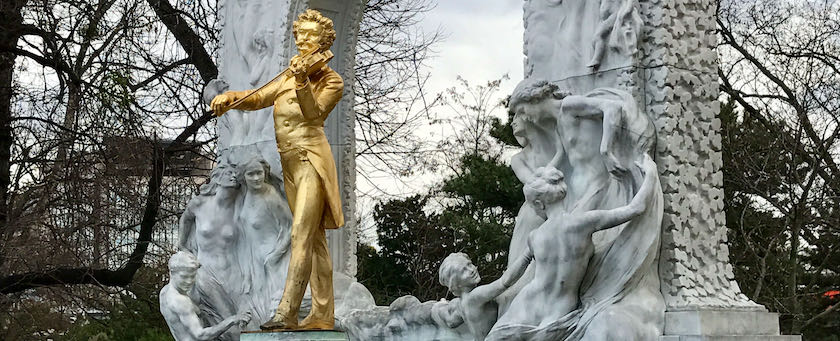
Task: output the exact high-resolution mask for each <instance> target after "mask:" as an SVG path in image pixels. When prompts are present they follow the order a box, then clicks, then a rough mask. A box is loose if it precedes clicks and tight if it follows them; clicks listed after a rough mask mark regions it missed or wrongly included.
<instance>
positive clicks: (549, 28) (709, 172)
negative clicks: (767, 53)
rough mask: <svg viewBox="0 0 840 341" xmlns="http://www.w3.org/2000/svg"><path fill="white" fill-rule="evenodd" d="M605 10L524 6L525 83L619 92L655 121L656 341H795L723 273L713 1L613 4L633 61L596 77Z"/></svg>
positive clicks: (618, 56)
mask: <svg viewBox="0 0 840 341" xmlns="http://www.w3.org/2000/svg"><path fill="white" fill-rule="evenodd" d="M606 1H607V0H601V1H589V0H563V1H557V0H526V1H525V4H524V6H525V14H524V17H525V46H524V48H525V54H526V61H525V74H526V76H528V75H533V76H536V77H541V78H546V79H547V80H549V81H552V82H554V83H556V84H558V85H560V86H561V87H564V88H566V89H568V90H569V91H571V92H572V93H578V94H579V93H584V92H586V91H589V90H591V89H593V88H596V87H616V88H622V89H624V90H627V91H629V92H631V93H632V94H633V95H634V97H635V98H636V99H637V101H638V104H639V107H641V108H642V109H643V110H644V111H645V112H646V113H647V115H648V116H649V117H651V118H652V119H653V120H654V122H655V124H656V128H657V135H658V140H657V146H656V154H657V155H656V162H657V164H658V165H659V167H660V177H661V183H662V189H663V192H664V200H665V214H664V219H663V224H662V225H663V226H662V243H661V250H660V255H659V257H660V259H659V277H660V288H661V293H662V295H663V297H664V298H665V303H666V307H667V308H666V313H665V324H664V328H663V330H664V334H665V336H663V340H669V341H671V340H753V339H754V340H759V339H760V340H798V339H799V337H798V336H779V322H778V315H777V314H775V313H769V312H767V310H766V309H765V308H764V307H763V306H761V305H759V304H756V303H754V302H752V301H750V300H749V299H748V298H747V297H746V296H745V295H744V294H743V293H742V292H741V289H740V288H739V287H738V284H737V283H736V282H735V278H734V274H733V271H732V265H731V264H730V263H729V249H728V248H727V245H726V242H727V239H726V238H727V235H726V232H727V231H726V221H725V214H724V208H723V195H724V193H723V174H722V173H721V168H722V155H721V136H720V132H719V131H720V124H721V123H720V120H719V119H718V118H717V115H718V112H719V110H720V105H719V103H718V102H717V98H718V97H719V95H720V92H719V90H718V82H717V67H718V63H717V53H716V51H715V47H716V44H717V37H716V35H715V25H716V24H715V19H714V16H715V12H716V11H715V10H716V8H715V5H716V1H714V0H635V1H634V0H621V1H613V2H612V4H618V3H623V4H625V5H627V6H629V7H622V8H623V9H626V8H632V7H635V8H636V10H637V13H638V17H640V19H641V27H640V29H639V30H638V31H637V32H635V33H636V34H637V37H638V51H636V52H635V53H634V54H633V55H627V54H624V55H622V53H621V52H616V51H617V50H616V49H614V47H616V45H613V46H610V50H608V52H607V57H605V58H604V59H603V61H602V64H601V65H600V67H597V68H592V67H590V64H591V62H589V59H590V58H591V57H590V56H591V55H592V53H593V51H594V50H595V49H594V48H593V46H594V41H595V40H597V39H598V35H597V34H596V32H597V30H598V29H600V28H599V25H598V20H603V18H602V17H601V16H599V13H600V11H601V10H602V9H600V8H599V4H600V6H603V4H608V2H606ZM616 8H618V7H616ZM616 11H621V10H616ZM630 12H632V11H628V12H623V14H622V15H625V18H628V19H626V20H625V21H624V22H623V23H621V24H620V25H615V26H614V27H612V29H613V30H614V31H615V30H621V31H622V32H633V27H636V26H634V25H638V23H639V20H638V19H635V18H634V17H633V16H632V15H630V14H627V13H630ZM569 13H574V14H572V15H573V17H569V16H570V14H569ZM638 17H637V18H638ZM624 37H625V39H626V37H628V35H624ZM629 37H633V35H629ZM610 39H614V37H610ZM624 42H625V43H626V41H624ZM627 46H630V45H624V47H627ZM618 47H622V46H620V45H619V46H618ZM625 51H632V49H625Z"/></svg>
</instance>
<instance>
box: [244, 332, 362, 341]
mask: <svg viewBox="0 0 840 341" xmlns="http://www.w3.org/2000/svg"><path fill="white" fill-rule="evenodd" d="M239 340H240V341H348V340H350V339H349V338H348V337H347V334H346V333H344V332H339V331H335V330H289V331H276V332H274V331H244V332H242V335H241V336H240V338H239Z"/></svg>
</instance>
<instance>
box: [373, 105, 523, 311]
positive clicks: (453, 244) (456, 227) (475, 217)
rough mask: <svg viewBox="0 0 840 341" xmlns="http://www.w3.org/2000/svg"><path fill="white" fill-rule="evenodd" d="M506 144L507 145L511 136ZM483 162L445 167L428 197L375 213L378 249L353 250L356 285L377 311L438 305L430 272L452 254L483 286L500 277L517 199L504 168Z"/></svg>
mask: <svg viewBox="0 0 840 341" xmlns="http://www.w3.org/2000/svg"><path fill="white" fill-rule="evenodd" d="M493 127H494V128H493V131H494V132H496V133H499V132H501V133H499V134H497V135H493V136H494V137H497V138H502V137H503V136H505V135H504V134H505V131H507V133H508V135H510V133H511V130H510V125H509V124H505V125H501V123H499V121H498V119H496V120H495V121H494V122H493ZM496 133H494V134H496ZM509 138H510V140H511V141H513V139H512V135H510V136H509ZM487 154H489V153H483V154H472V153H470V154H466V155H463V156H461V157H460V158H459V160H458V162H457V164H456V165H454V167H453V168H454V169H455V174H453V175H451V176H449V177H447V178H446V179H444V180H443V181H442V183H441V184H440V186H439V187H438V188H437V190H436V191H435V192H433V194H429V195H415V196H413V197H409V198H407V199H395V200H390V201H387V202H384V203H381V204H379V205H377V206H376V208H375V212H374V219H375V222H376V226H377V235H378V238H379V246H380V249H379V251H378V252H377V251H376V250H374V249H373V248H372V247H369V246H360V249H359V250H360V251H359V275H358V277H359V281H360V282H362V283H363V284H365V286H367V287H368V289H370V290H371V292H372V293H373V295H374V297H375V299H376V302H377V303H378V304H388V303H390V302H391V301H393V300H394V299H395V298H397V297H400V296H402V295H408V294H410V295H414V296H417V297H418V298H419V299H420V300H422V301H425V300H434V299H438V298H441V297H446V295H447V290H446V288H445V287H443V286H442V285H440V284H439V282H438V267H439V266H440V262H441V261H442V260H443V259H444V258H445V257H446V256H447V255H449V254H450V253H453V252H464V253H466V254H468V255H469V256H470V258H471V259H472V261H473V263H475V265H476V266H477V267H478V270H479V273H480V274H481V276H482V282H483V283H487V282H489V281H492V280H494V279H496V278H498V277H499V276H501V274H502V273H503V272H504V269H505V268H506V265H507V249H508V244H509V243H510V237H511V233H512V232H513V226H514V218H515V217H516V214H517V213H518V211H519V207H520V206H521V205H522V203H523V202H524V197H523V195H522V184H521V183H520V182H519V180H518V179H517V178H516V176H515V175H514V173H513V171H512V170H511V169H510V167H509V166H508V165H506V164H505V163H504V162H502V161H501V159H500V156H499V155H487ZM432 199H436V200H435V201H434V202H433V201H432Z"/></svg>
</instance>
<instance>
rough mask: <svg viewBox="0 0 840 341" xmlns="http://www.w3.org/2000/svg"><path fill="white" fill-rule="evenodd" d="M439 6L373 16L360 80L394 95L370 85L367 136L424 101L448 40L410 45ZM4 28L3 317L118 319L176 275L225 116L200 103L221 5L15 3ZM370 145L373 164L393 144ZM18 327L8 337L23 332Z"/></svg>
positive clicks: (395, 131)
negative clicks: (146, 285) (141, 288)
mask: <svg viewBox="0 0 840 341" xmlns="http://www.w3.org/2000/svg"><path fill="white" fill-rule="evenodd" d="M428 6H429V5H428V2H427V1H419V0H372V1H369V2H368V7H367V8H366V11H365V20H364V24H363V25H366V26H365V29H363V34H362V36H361V37H360V43H359V50H360V51H359V54H358V55H359V58H360V59H362V61H361V62H360V63H358V64H357V66H358V68H359V72H357V74H358V75H361V74H363V73H364V74H367V75H368V77H369V78H364V77H360V78H358V79H356V82H361V81H368V80H370V79H374V78H375V77H373V76H372V75H382V76H381V78H380V80H382V81H381V82H379V83H376V84H373V83H369V84H366V86H357V89H361V88H364V89H366V90H365V91H362V92H358V93H359V94H360V97H359V98H363V99H365V100H366V102H360V103H361V104H360V105H363V106H364V108H365V110H366V112H367V113H369V114H368V117H375V118H371V119H369V120H368V121H367V122H370V123H369V124H367V125H365V124H364V123H361V124H360V126H361V127H362V129H364V131H370V130H377V129H378V128H377V127H378V125H386V124H392V123H394V122H398V119H397V118H398V116H399V115H403V113H402V112H400V111H399V110H398V109H401V108H404V107H405V106H406V105H408V104H405V105H404V104H403V103H409V102H413V101H415V100H416V98H415V97H412V96H407V95H406V94H408V93H410V92H413V91H414V90H415V89H416V87H414V86H411V85H410V84H412V83H416V84H417V85H418V86H419V85H420V84H422V78H423V77H422V73H421V71H420V70H421V69H422V61H423V59H424V58H425V56H426V55H427V52H428V47H429V46H430V45H431V44H432V43H433V42H434V41H436V39H437V38H435V35H432V36H430V37H425V36H415V35H413V34H412V33H411V32H414V31H413V28H412V27H413V25H415V24H416V18H418V15H420V14H421V13H422V12H423V11H424V9H427V8H428ZM0 14H2V17H3V18H4V20H3V21H2V22H0V25H2V26H0V29H1V30H2V32H3V33H2V34H0V81H2V82H3V83H2V84H0V269H2V270H0V294H2V295H3V297H2V300H0V306H3V307H10V306H12V305H15V304H19V303H21V302H23V301H25V299H29V298H32V300H28V301H27V302H28V303H27V304H30V305H28V306H27V305H25V304H24V305H18V307H20V308H23V309H29V308H32V309H35V308H37V304H35V303H33V302H36V301H44V302H47V303H50V304H47V305H45V306H44V307H48V308H47V309H54V308H56V307H62V309H64V308H67V309H65V310H62V314H64V316H65V317H67V316H70V317H74V318H75V317H78V316H80V315H83V314H82V313H83V312H84V311H85V310H91V309H93V310H106V311H120V310H121V309H123V308H121V307H123V305H124V304H123V305H120V304H118V303H119V300H120V295H123V294H125V293H126V292H125V290H129V289H128V288H129V287H130V286H131V285H133V284H136V279H137V275H138V273H140V271H141V270H143V269H145V267H146V266H152V267H155V266H159V265H161V264H163V263H164V262H165V259H166V258H167V256H168V251H167V249H168V248H170V247H171V244H172V241H171V240H169V239H167V238H170V235H171V234H172V231H171V228H172V226H173V225H174V224H173V220H175V219H177V216H178V215H179V214H180V212H181V211H182V208H183V206H184V205H185V203H186V200H187V199H188V198H189V196H190V195H191V194H192V193H193V192H194V191H195V189H196V187H197V184H196V182H195V176H196V175H197V174H201V171H206V170H207V167H208V165H207V163H208V162H210V161H212V160H211V159H210V158H209V157H207V156H206V155H210V154H212V153H210V150H211V149H212V147H213V145H214V141H215V139H214V138H213V133H212V127H206V126H205V125H206V123H208V122H209V121H210V120H211V119H212V116H211V115H210V114H209V113H206V112H204V110H203V109H204V108H203V107H204V106H203V105H202V104H201V103H200V100H199V99H200V98H201V90H202V88H203V85H204V84H205V83H206V82H208V81H209V80H211V79H213V78H215V77H216V75H217V74H218V70H217V67H216V65H215V62H214V60H213V57H212V56H213V54H214V52H215V50H216V48H217V45H218V44H217V42H218V37H217V33H218V32H217V27H216V24H215V22H216V18H217V15H216V13H215V2H214V1H203V0H199V1H180V2H175V3H172V2H170V1H167V0H146V1H143V0H100V1H95V2H86V1H82V2H79V1H67V0H28V1H27V0H15V1H11V2H8V1H4V2H2V4H0ZM6 18H8V19H9V20H6ZM376 58H378V59H376ZM382 70H391V71H393V72H390V71H389V72H385V71H382ZM388 75H390V76H389V77H395V78H386V76H388ZM385 80H387V81H388V82H390V83H388V82H385ZM406 84H409V85H406ZM395 103H396V104H395ZM386 105H387V106H390V107H388V109H387V110H386V109H385V108H384V107H385V106H386ZM401 105H402V106H401ZM377 106H382V107H383V109H381V110H379V109H377ZM359 108H361V107H359ZM359 110H361V109H359ZM370 113H374V114H370ZM381 113H387V115H391V116H387V115H386V114H381ZM395 115H396V116H395ZM403 117H405V116H403ZM407 117H408V118H405V119H403V121H405V122H410V121H411V119H410V118H411V116H407ZM410 128H411V126H410V124H408V123H406V124H401V125H399V124H396V125H392V126H389V127H387V128H383V129H378V130H377V131H378V132H380V133H377V134H367V135H364V136H367V137H368V138H366V140H365V141H374V140H376V141H386V140H388V139H394V138H397V139H399V138H401V136H405V134H404V131H406V130H408V129H410ZM371 136H373V137H371ZM371 144H372V145H376V146H372V147H371V148H369V149H366V150H363V152H362V153H361V155H371V154H369V153H368V152H369V151H371V150H373V151H376V150H380V149H377V148H379V147H378V146H380V145H384V144H383V143H381V142H371ZM393 146H397V145H396V144H393ZM409 151H411V149H409ZM377 155H382V153H379V154H377ZM115 160H119V162H115ZM195 161H202V162H203V164H201V163H202V162H199V163H196V162H195ZM194 168H198V169H194ZM155 268H156V269H160V267H155ZM35 289H37V290H35ZM88 292H95V293H96V294H90V295H88ZM69 307H72V308H73V309H69ZM126 309H128V308H126ZM3 311H4V312H9V311H11V310H8V309H3ZM15 311H20V310H19V309H18V310H15ZM13 314H14V313H10V314H4V315H2V316H0V330H3V331H9V330H12V329H13V328H12V327H13V326H11V325H10V324H12V323H15V319H16V318H17V317H16V316H12V315H13ZM22 314H23V315H26V314H27V313H26V312H23V313H22ZM21 316H22V315H21ZM45 318H46V317H45ZM99 322H101V321H99ZM21 323H25V322H21ZM36 325H37V323H36ZM66 327H67V325H64V327H62V328H55V330H54V332H53V333H51V334H50V335H52V336H55V335H59V334H61V333H63V332H64V330H65V329H66ZM46 329H48V328H43V329H42V330H41V332H43V331H44V330H46ZM39 335H41V336H44V334H39ZM39 339H40V337H39Z"/></svg>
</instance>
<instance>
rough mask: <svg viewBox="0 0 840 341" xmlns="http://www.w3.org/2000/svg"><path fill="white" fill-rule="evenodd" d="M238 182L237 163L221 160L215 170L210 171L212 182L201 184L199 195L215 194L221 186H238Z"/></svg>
mask: <svg viewBox="0 0 840 341" xmlns="http://www.w3.org/2000/svg"><path fill="white" fill-rule="evenodd" d="M238 186H239V183H238V182H236V165H234V164H230V163H228V162H221V163H219V164H218V165H216V167H213V170H211V171H210V183H207V184H205V185H202V186H201V189H199V190H198V194H199V195H205V196H207V195H214V194H216V190H218V189H219V187H225V188H232V187H238Z"/></svg>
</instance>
